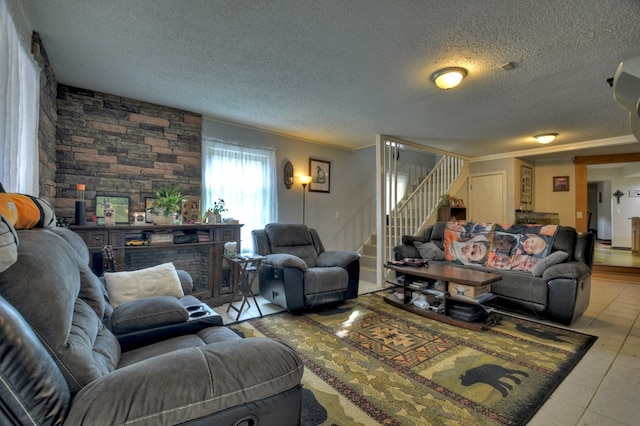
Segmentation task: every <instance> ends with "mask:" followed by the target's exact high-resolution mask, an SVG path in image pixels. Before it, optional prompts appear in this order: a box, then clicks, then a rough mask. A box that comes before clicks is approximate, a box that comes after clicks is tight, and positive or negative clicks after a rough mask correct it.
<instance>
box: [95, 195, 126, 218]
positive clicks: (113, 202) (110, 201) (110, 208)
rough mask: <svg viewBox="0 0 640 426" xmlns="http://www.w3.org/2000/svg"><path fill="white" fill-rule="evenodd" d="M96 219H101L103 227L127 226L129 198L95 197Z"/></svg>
mask: <svg viewBox="0 0 640 426" xmlns="http://www.w3.org/2000/svg"><path fill="white" fill-rule="evenodd" d="M96 217H103V218H104V223H105V225H128V224H129V197H120V196H110V195H96Z"/></svg>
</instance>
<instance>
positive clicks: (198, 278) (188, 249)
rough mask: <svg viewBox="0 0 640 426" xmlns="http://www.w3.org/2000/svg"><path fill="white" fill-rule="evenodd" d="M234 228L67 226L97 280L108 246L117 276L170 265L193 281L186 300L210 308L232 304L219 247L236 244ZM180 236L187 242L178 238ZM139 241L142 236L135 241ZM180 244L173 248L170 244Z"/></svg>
mask: <svg viewBox="0 0 640 426" xmlns="http://www.w3.org/2000/svg"><path fill="white" fill-rule="evenodd" d="M241 227H242V225H239V224H188V225H166V226H164V225H113V226H96V225H81V226H71V229H72V230H73V231H74V232H75V233H77V234H78V235H80V237H82V239H83V240H84V242H85V243H86V244H87V247H88V248H89V254H90V256H89V258H90V259H89V266H90V267H91V269H92V270H93V271H94V272H95V273H96V274H98V275H101V274H102V272H103V271H104V269H105V266H106V265H104V264H103V257H102V247H104V246H111V248H112V249H113V254H114V260H115V264H116V268H117V270H118V271H129V270H136V269H142V268H146V267H150V266H155V265H158V264H161V263H165V262H173V264H174V265H175V267H176V268H177V269H183V270H185V271H187V272H189V274H190V275H191V277H192V278H193V292H192V293H190V294H191V295H193V296H195V297H197V298H199V299H201V300H202V301H203V302H206V303H207V304H209V305H210V306H219V305H222V304H224V303H227V302H230V301H231V300H232V298H233V294H232V288H231V285H230V280H229V267H228V265H226V264H223V261H222V255H223V246H224V243H225V242H227V241H236V242H238V248H237V250H238V251H239V250H240V247H239V244H240V228H241ZM185 235H188V236H193V238H184V236H185ZM141 236H143V237H142V238H141ZM178 241H179V242H183V241H184V243H181V244H176V243H175V242H178Z"/></svg>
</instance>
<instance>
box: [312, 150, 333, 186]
mask: <svg viewBox="0 0 640 426" xmlns="http://www.w3.org/2000/svg"><path fill="white" fill-rule="evenodd" d="M309 176H311V183H309V191H312V192H331V162H330V161H324V160H318V159H315V158H309Z"/></svg>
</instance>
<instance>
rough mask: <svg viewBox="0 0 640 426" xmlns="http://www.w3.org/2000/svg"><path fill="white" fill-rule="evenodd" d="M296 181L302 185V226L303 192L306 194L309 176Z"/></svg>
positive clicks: (309, 180)
mask: <svg viewBox="0 0 640 426" xmlns="http://www.w3.org/2000/svg"><path fill="white" fill-rule="evenodd" d="M298 179H300V183H301V184H302V224H303V225H304V213H305V211H304V209H305V205H304V195H305V192H307V185H308V184H309V183H310V182H311V176H300V177H299V178H298Z"/></svg>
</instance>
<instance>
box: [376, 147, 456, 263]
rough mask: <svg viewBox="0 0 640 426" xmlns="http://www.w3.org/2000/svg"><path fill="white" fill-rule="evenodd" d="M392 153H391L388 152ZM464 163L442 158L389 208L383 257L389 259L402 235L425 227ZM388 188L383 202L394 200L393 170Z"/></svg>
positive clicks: (448, 157)
mask: <svg viewBox="0 0 640 426" xmlns="http://www.w3.org/2000/svg"><path fill="white" fill-rule="evenodd" d="M392 154H393V153H392ZM463 165H464V160H462V159H460V158H456V157H451V156H443V157H442V158H441V159H440V161H439V162H438V163H437V164H436V166H435V167H434V168H433V169H432V170H431V172H429V174H428V175H427V176H426V177H425V178H424V179H423V180H422V181H421V182H420V183H419V184H418V186H417V187H416V188H415V189H414V190H413V191H412V192H411V193H409V194H408V195H407V196H405V197H404V198H403V199H402V200H400V201H399V202H398V203H397V205H396V206H391V209H389V212H390V213H389V216H388V223H387V238H386V242H387V258H388V259H392V258H393V252H392V250H393V247H395V246H396V245H398V244H400V243H401V240H402V236H403V235H416V234H417V233H418V232H419V231H420V230H421V229H423V227H424V226H425V224H426V221H427V219H428V218H429V216H430V215H431V214H432V213H433V212H435V210H436V209H437V208H438V203H439V202H440V197H441V195H442V194H446V193H447V192H449V188H450V187H451V186H452V185H453V183H454V182H455V181H456V179H457V178H458V176H460V174H461V172H462V167H463ZM389 176H390V179H389V182H390V183H389V186H390V188H388V191H387V192H388V194H389V196H388V197H387V200H386V202H387V203H391V200H394V199H395V197H394V195H393V194H395V190H396V188H397V183H395V182H396V179H395V177H396V176H395V171H394V170H389Z"/></svg>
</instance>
